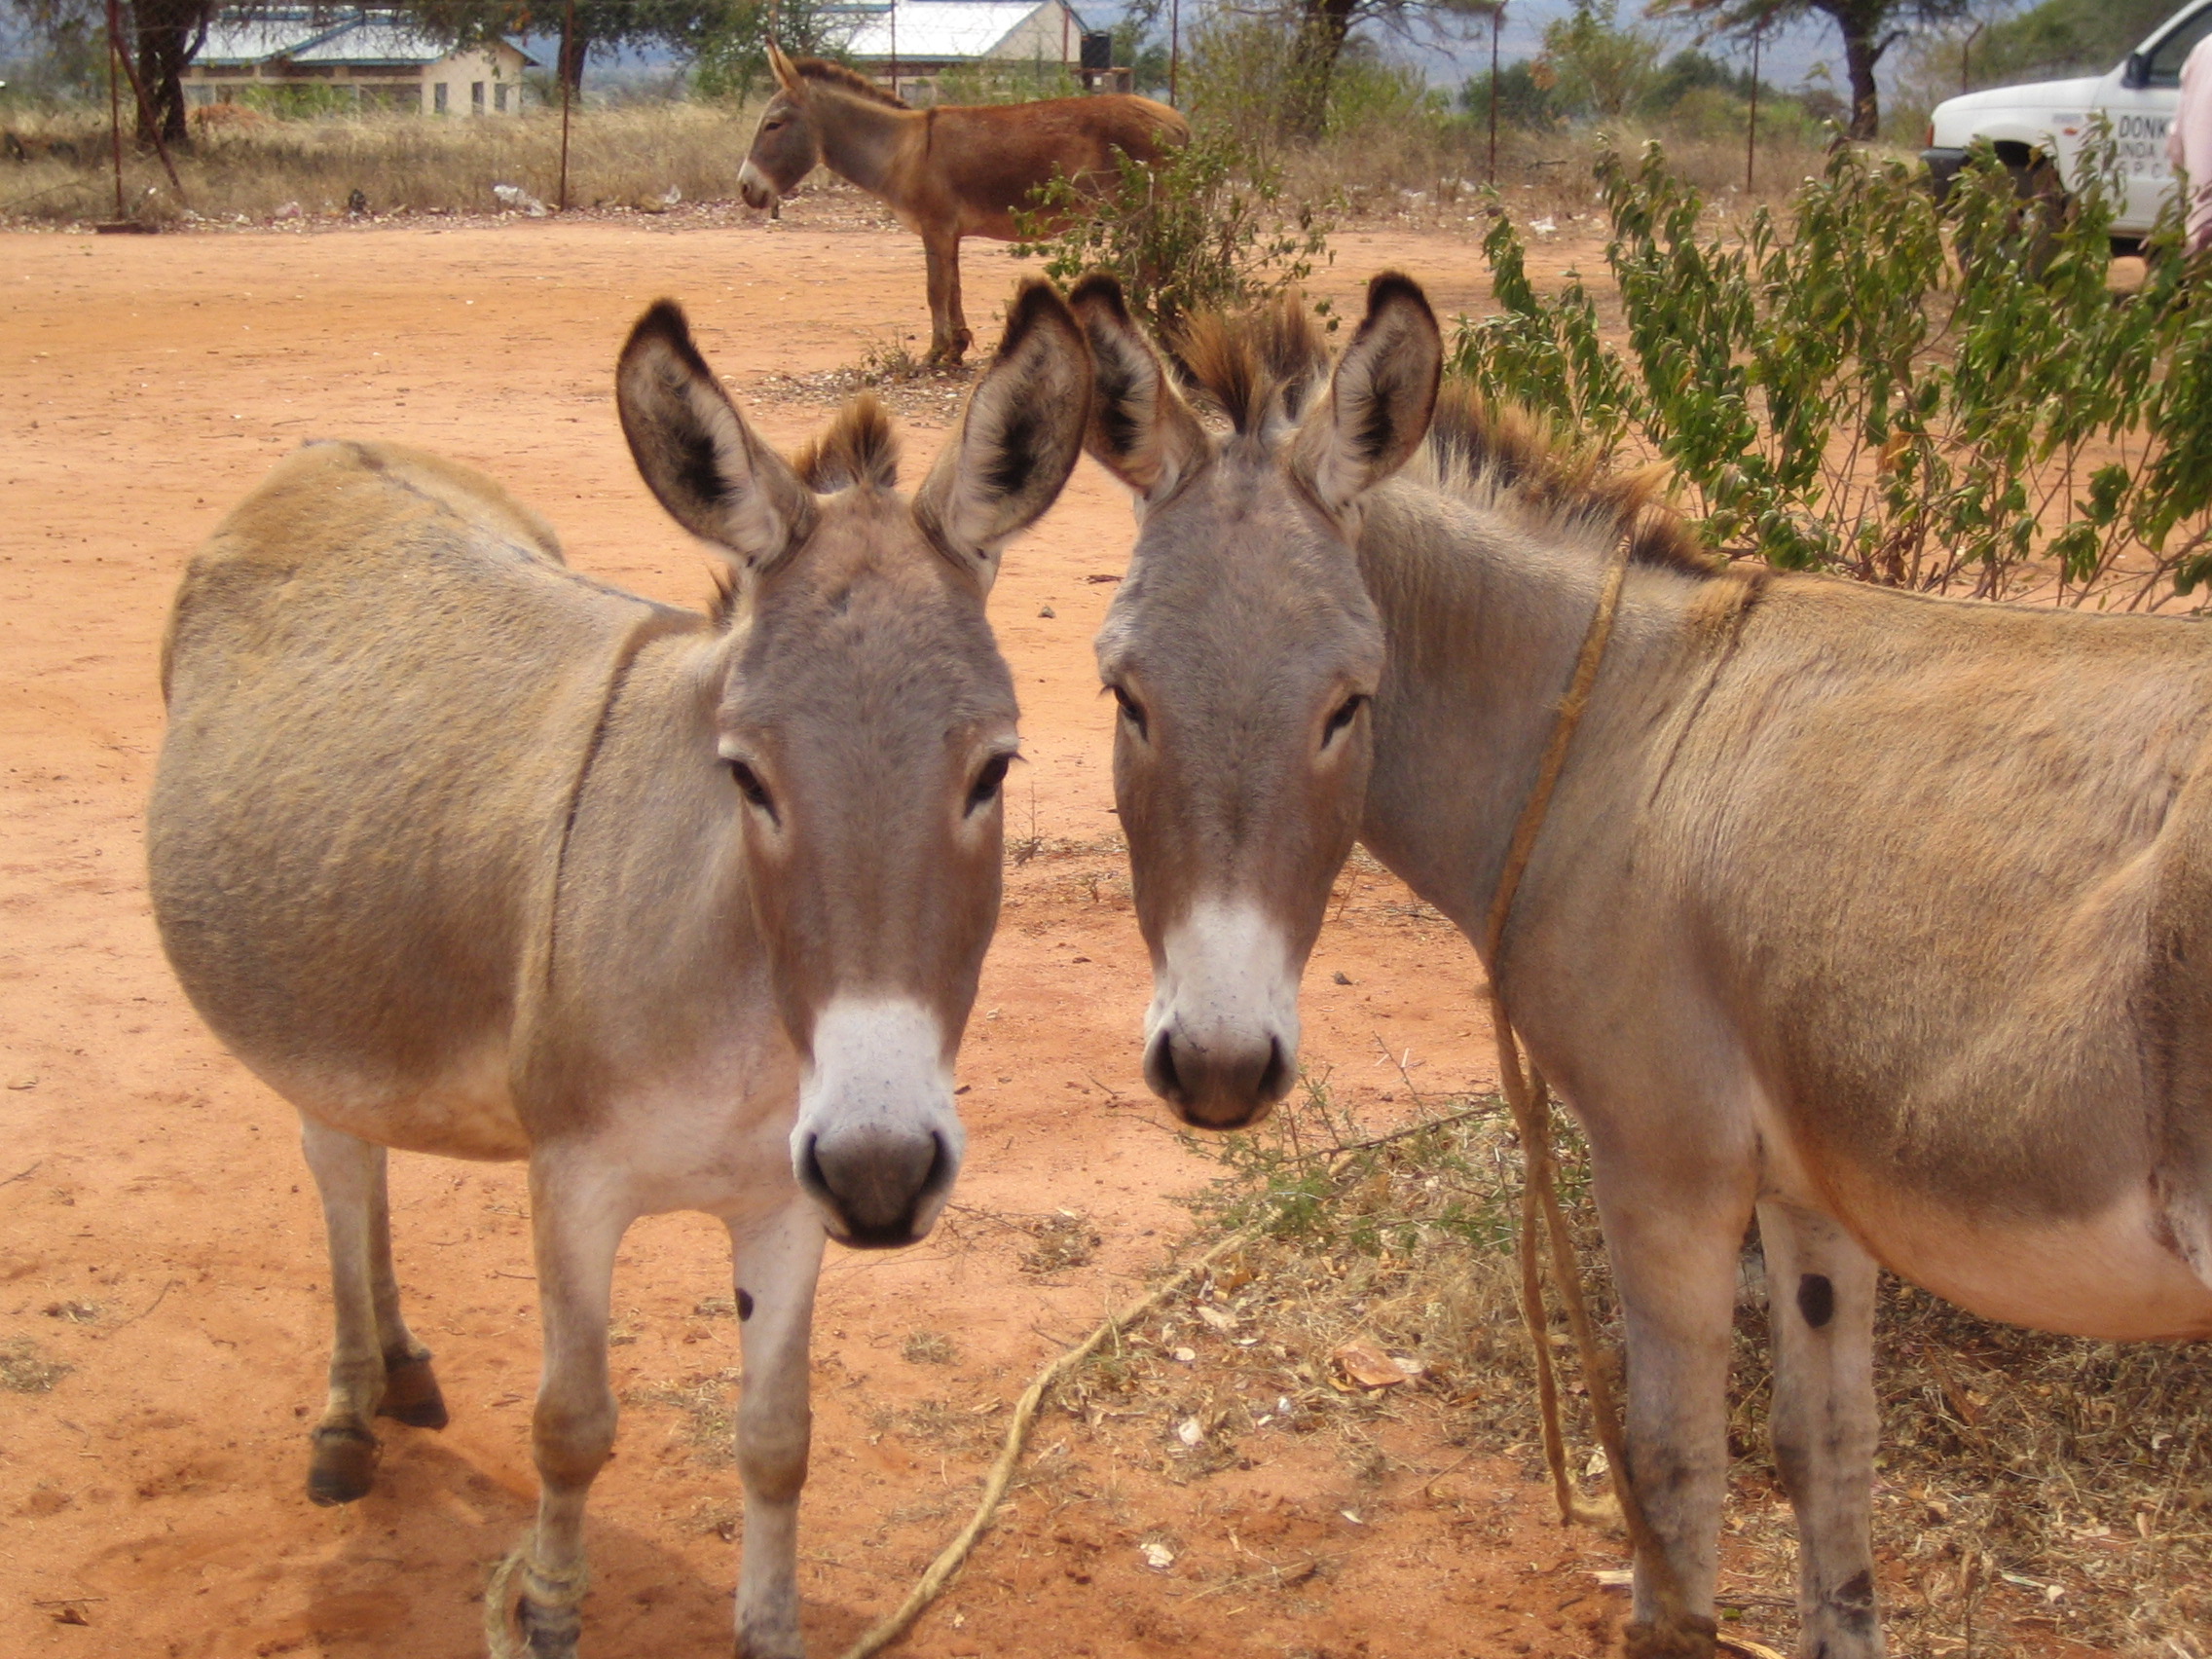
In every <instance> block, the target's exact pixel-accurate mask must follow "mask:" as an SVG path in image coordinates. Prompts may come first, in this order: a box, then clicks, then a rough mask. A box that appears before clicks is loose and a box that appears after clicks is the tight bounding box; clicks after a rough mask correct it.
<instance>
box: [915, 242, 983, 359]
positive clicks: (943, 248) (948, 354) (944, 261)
mask: <svg viewBox="0 0 2212 1659" xmlns="http://www.w3.org/2000/svg"><path fill="white" fill-rule="evenodd" d="M922 258H923V261H924V263H925V265H926V266H927V268H928V274H929V292H930V361H931V362H933V363H946V364H955V365H956V364H958V363H959V361H960V359H961V358H963V357H965V356H966V355H967V354H968V347H969V345H970V343H971V342H972V341H973V340H974V338H975V337H974V336H973V335H972V334H970V333H969V332H968V318H967V316H966V315H965V314H964V313H962V312H961V309H960V236H959V233H958V232H950V233H944V234H934V233H933V234H932V235H929V236H925V237H924V238H923V239H922Z"/></svg>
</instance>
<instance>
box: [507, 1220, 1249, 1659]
mask: <svg viewBox="0 0 2212 1659" xmlns="http://www.w3.org/2000/svg"><path fill="white" fill-rule="evenodd" d="M1265 1229H1266V1224H1265V1223H1264V1222H1255V1223H1253V1224H1252V1225H1251V1226H1249V1227H1243V1228H1239V1229H1238V1230H1237V1231H1236V1232H1235V1233H1232V1234H1231V1235H1229V1236H1228V1237H1226V1238H1224V1239H1222V1240H1220V1241H1219V1242H1218V1243H1216V1244H1214V1245H1213V1246H1212V1247H1210V1248H1209V1249H1207V1250H1206V1251H1205V1252H1204V1253H1203V1254H1201V1255H1199V1256H1198V1257H1197V1258H1196V1259H1195V1260H1193V1261H1191V1262H1188V1263H1186V1264H1185V1265H1184V1266H1183V1267H1182V1268H1180V1269H1179V1270H1177V1271H1176V1272H1173V1273H1171V1274H1169V1275H1168V1276H1167V1277H1166V1278H1164V1279H1161V1281H1160V1283H1159V1284H1157V1285H1155V1286H1154V1287H1153V1288H1152V1289H1151V1290H1150V1291H1148V1292H1146V1294H1144V1295H1143V1296H1140V1297H1139V1298H1137V1300H1136V1301H1134V1302H1132V1303H1130V1304H1129V1305H1128V1306H1127V1307H1126V1308H1124V1309H1122V1310H1121V1311H1120V1312H1119V1313H1114V1314H1110V1315H1108V1316H1107V1317H1106V1318H1105V1319H1104V1320H1102V1321H1101V1322H1100V1323H1099V1325H1098V1328H1097V1329H1096V1330H1094V1331H1092V1332H1091V1333H1090V1335H1089V1336H1088V1337H1086V1338H1084V1340H1083V1341H1082V1342H1080V1343H1078V1344H1077V1345H1076V1346H1074V1347H1071V1348H1069V1349H1068V1350H1067V1351H1066V1352H1064V1353H1062V1354H1060V1355H1059V1356H1058V1357H1056V1358H1054V1359H1053V1360H1051V1362H1049V1363H1048V1364H1047V1365H1046V1366H1045V1368H1044V1369H1043V1370H1041V1371H1039V1372H1038V1373H1037V1375H1036V1376H1035V1377H1033V1378H1031V1379H1030V1381H1029V1386H1028V1387H1027V1388H1025V1389H1024V1390H1022V1395H1021V1398H1020V1400H1019V1401H1018V1402H1017V1403H1016V1404H1015V1406H1014V1420H1013V1421H1012V1422H1011V1423H1009V1424H1008V1425H1007V1431H1006V1444H1005V1445H1004V1446H1002V1447H1001V1448H1000V1449H999V1455H998V1460H997V1461H996V1462H994V1463H992V1465H991V1472H990V1474H989V1475H988V1476H987V1477H986V1478H985V1480H984V1482H983V1493H982V1495H981V1496H980V1497H979V1498H977V1500H976V1512H975V1514H973V1515H971V1516H970V1517H969V1518H968V1524H967V1525H966V1526H965V1527H963V1528H961V1529H960V1530H959V1531H958V1532H957V1533H956V1534H954V1536H953V1539H952V1541H951V1542H950V1543H948V1544H946V1545H945V1546H944V1548H943V1549H942V1550H940V1552H939V1553H938V1558H937V1560H935V1561H933V1562H931V1563H930V1565H929V1567H927V1568H926V1569H925V1570H924V1571H923V1573H922V1575H921V1577H920V1578H919V1579H917V1580H915V1583H914V1588H913V1589H912V1590H910V1591H909V1592H907V1595H906V1599H905V1601H903V1602H902V1603H900V1604H899V1608H898V1610H897V1611H896V1612H894V1613H893V1614H892V1615H891V1616H890V1617H889V1618H887V1619H885V1620H884V1621H883V1622H882V1623H880V1624H878V1625H877V1626H876V1627H875V1628H874V1629H873V1630H870V1631H869V1632H868V1633H867V1634H866V1636H864V1637H862V1638H861V1639H860V1641H856V1642H854V1643H853V1645H852V1646H850V1647H848V1648H847V1649H846V1650H845V1653H844V1659H870V1656H871V1655H873V1654H876V1653H880V1652H882V1651H883V1649H884V1648H886V1647H888V1646H890V1645H891V1644H892V1643H893V1642H894V1641H898V1640H899V1639H900V1638H901V1637H902V1636H904V1635H905V1634H906V1632H907V1631H908V1630H909V1629H910V1628H911V1627H912V1625H913V1623H914V1621H915V1620H916V1619H917V1618H919V1617H921V1615H922V1612H923V1610H924V1609H925V1608H927V1607H928V1606H929V1604H931V1603H932V1602H934V1601H936V1600H937V1599H938V1597H939V1596H940V1595H942V1594H943V1592H944V1587H945V1586H946V1585H947V1584H949V1583H951V1582H952V1577H953V1575H954V1574H955V1573H957V1572H958V1571H959V1570H960V1568H961V1567H962V1565H963V1564H964V1563H965V1562H966V1561H967V1560H968V1554H969V1552H970V1551H971V1550H973V1549H974V1548H975V1547H976V1540H977V1539H978V1538H980V1537H981V1536H982V1535H983V1533H984V1531H985V1530H988V1528H989V1527H990V1524H991V1521H992V1518H993V1517H994V1516H996V1515H997V1513H998V1508H999V1503H1000V1501H1001V1500H1002V1499H1003V1498H1004V1497H1005V1496H1006V1490H1007V1488H1008V1487H1009V1486H1011V1485H1012V1484H1013V1483H1014V1471H1015V1469H1017V1468H1018V1467H1020V1464H1021V1454H1022V1450H1023V1448H1024V1447H1025V1446H1026V1445H1027V1444H1028V1441H1029V1430H1030V1428H1031V1426H1032V1425H1033V1424H1034V1423H1035V1422H1036V1420H1037V1414H1038V1412H1039V1411H1040V1410H1041V1409H1042V1408H1043V1406H1044V1404H1045V1399H1046V1396H1047V1395H1049V1394H1050V1393H1051V1391H1052V1389H1053V1387H1054V1386H1055V1385H1056V1384H1057V1383H1059V1381H1060V1379H1061V1378H1063V1377H1065V1376H1066V1375H1067V1374H1068V1373H1069V1372H1071V1371H1073V1370H1074V1369H1075V1368H1076V1367H1077V1366H1079V1365H1081V1364H1082V1363H1083V1362H1084V1361H1085V1360H1087V1359H1088V1358H1089V1357H1090V1356H1091V1355H1092V1354H1093V1353H1095V1352H1096V1351H1097V1350H1098V1346H1099V1345H1100V1344H1101V1343H1104V1342H1105V1341H1106V1340H1107V1339H1108V1338H1110V1337H1115V1336H1118V1335H1120V1334H1121V1333H1122V1332H1123V1331H1124V1330H1126V1329H1128V1327H1129V1326H1131V1325H1133V1324H1135V1323H1136V1322H1137V1321H1138V1320H1139V1319H1142V1318H1143V1317H1144V1316H1145V1315H1146V1314H1147V1313H1150V1312H1151V1311H1152V1310H1153V1309H1156V1308H1158V1307H1159V1306H1160V1305H1161V1303H1163V1302H1165V1301H1166V1300H1167V1299H1168V1298H1169V1297H1171V1296H1173V1295H1174V1294H1175V1293H1176V1292H1177V1291H1179V1290H1181V1289H1182V1288H1183V1287H1184V1286H1185V1285H1186V1284H1189V1283H1190V1282H1191V1280H1193V1279H1194V1278H1196V1277H1198V1274H1200V1273H1201V1272H1204V1271H1205V1270H1206V1269H1207V1268H1209V1267H1211V1266H1212V1265H1213V1264H1214V1263H1215V1262H1217V1261H1219V1260H1220V1259H1221V1258H1222V1257H1223V1256H1225V1255H1227V1254H1229V1253H1230V1252H1231V1251H1233V1250H1235V1249H1238V1248H1240V1247H1242V1246H1243V1245H1246V1244H1249V1243H1251V1242H1252V1241H1253V1240H1254V1239H1255V1238H1257V1237H1259V1236H1260V1235H1261V1233H1262V1232H1264V1231H1265ZM487 1601H489V1598H487ZM486 1620H487V1624H489V1620H490V1614H489V1612H487V1614H486ZM493 1659H505V1656H504V1655H501V1654H498V1653H495V1654H494V1656H493Z"/></svg>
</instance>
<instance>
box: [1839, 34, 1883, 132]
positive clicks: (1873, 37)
mask: <svg viewBox="0 0 2212 1659" xmlns="http://www.w3.org/2000/svg"><path fill="white" fill-rule="evenodd" d="M1854 10H1855V9H1854ZM1881 21H1882V20H1881V18H1879V17H1876V18H1862V17H1859V16H1856V15H1854V14H1853V12H1846V13H1843V14H1841V15H1838V16H1837V17H1836V23H1837V25H1838V26H1839V27H1841V29H1842V30H1843V62H1844V69H1845V72H1846V73H1847V74H1849V75H1850V77H1851V125H1850V126H1849V127H1847V128H1845V129H1844V132H1845V135H1846V136H1848V137H1852V138H1873V137H1877V136H1879V135H1880V133H1881V129H1882V106H1881V101H1880V98H1881V94H1880V93H1879V92H1877V91H1876V90H1875V87H1874V65H1875V64H1877V63H1879V62H1880V61H1881V60H1882V52H1883V49H1884V48H1885V47H1887V46H1888V45H1889V42H1888V41H1886V40H1883V39H1881V38H1880V37H1879V36H1878V35H1877V33H1876V31H1877V30H1878V29H1879V28H1880V27H1881Z"/></svg>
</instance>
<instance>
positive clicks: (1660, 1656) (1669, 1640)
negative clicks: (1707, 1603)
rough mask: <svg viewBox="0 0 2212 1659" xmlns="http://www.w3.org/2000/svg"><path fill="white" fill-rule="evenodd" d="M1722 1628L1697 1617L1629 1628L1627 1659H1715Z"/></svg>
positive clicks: (1687, 1615) (1686, 1617) (1711, 1621)
mask: <svg viewBox="0 0 2212 1659" xmlns="http://www.w3.org/2000/svg"><path fill="white" fill-rule="evenodd" d="M1719 1630H1720V1627H1719V1626H1718V1625H1717V1624H1716V1623H1714V1621H1713V1620H1712V1619H1708V1618H1700V1617H1698V1616H1697V1615H1696V1614H1694V1613H1688V1614H1683V1615H1682V1616H1680V1617H1678V1618H1675V1619H1670V1620H1669V1621H1668V1622H1667V1623H1665V1624H1663V1625H1657V1624H1632V1625H1630V1626H1629V1627H1628V1639H1627V1640H1628V1648H1627V1651H1628V1659H1714V1654H1715V1653H1717V1652H1718V1651H1719V1649H1718V1647H1717V1646H1716V1644H1715V1643H1716V1638H1717V1637H1718V1634H1719Z"/></svg>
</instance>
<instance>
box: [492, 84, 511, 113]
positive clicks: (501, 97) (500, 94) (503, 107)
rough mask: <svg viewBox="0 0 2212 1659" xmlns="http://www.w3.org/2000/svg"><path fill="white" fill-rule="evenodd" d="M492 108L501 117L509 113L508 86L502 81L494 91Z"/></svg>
mask: <svg viewBox="0 0 2212 1659" xmlns="http://www.w3.org/2000/svg"><path fill="white" fill-rule="evenodd" d="M492 107H493V108H494V109H496V110H498V112H499V113H500V114H501V115H504V114H506V113H507V84H506V82H504V81H501V82H500V83H499V84H498V86H496V87H494V88H493V89H492Z"/></svg>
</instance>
